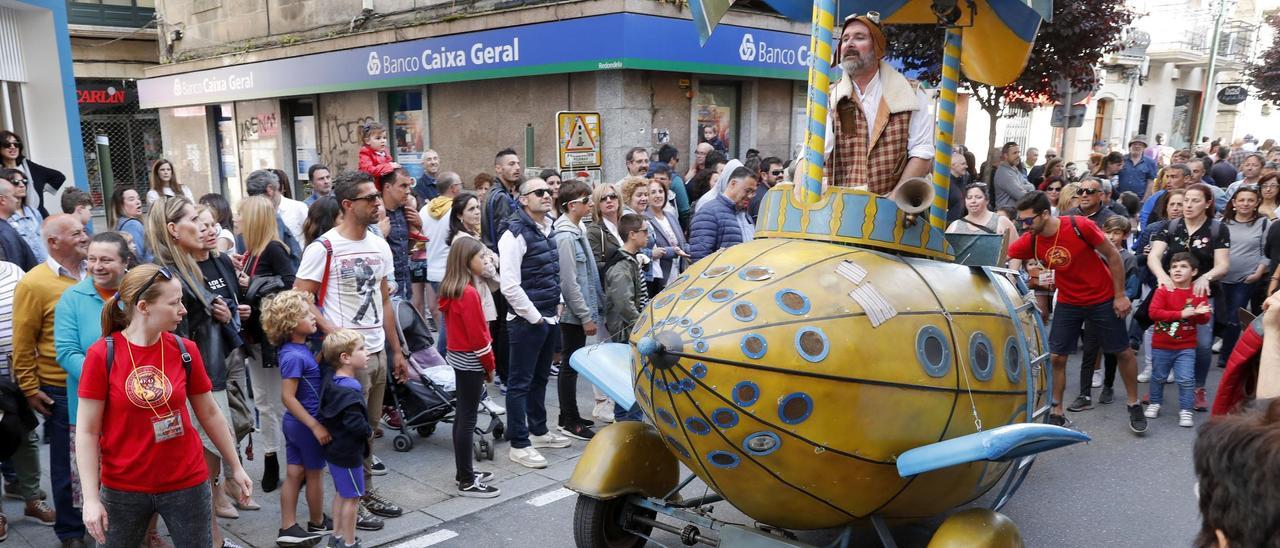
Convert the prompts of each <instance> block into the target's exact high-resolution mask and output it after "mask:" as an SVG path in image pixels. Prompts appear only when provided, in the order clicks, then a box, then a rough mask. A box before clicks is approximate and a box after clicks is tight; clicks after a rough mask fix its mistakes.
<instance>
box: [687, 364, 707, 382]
mask: <svg viewBox="0 0 1280 548" xmlns="http://www.w3.org/2000/svg"><path fill="white" fill-rule="evenodd" d="M689 374H690V375H693V377H694V378H695V379H701V378H703V377H706V376H707V366H706V365H703V364H702V362H698V363H695V364H693V367H692V368H691V369H689Z"/></svg>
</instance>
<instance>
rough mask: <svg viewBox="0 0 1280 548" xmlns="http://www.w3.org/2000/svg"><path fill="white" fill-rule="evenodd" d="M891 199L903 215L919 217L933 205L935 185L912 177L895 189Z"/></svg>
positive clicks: (890, 196) (921, 178) (920, 178)
mask: <svg viewBox="0 0 1280 548" xmlns="http://www.w3.org/2000/svg"><path fill="white" fill-rule="evenodd" d="M889 198H890V199H891V200H893V201H894V203H896V204H898V209H901V210H902V212H903V213H906V214H908V215H919V214H920V213H923V212H924V211H925V210H927V209H929V206H931V205H933V183H930V182H929V181H927V180H925V179H924V178H923V177H912V178H910V179H907V180H906V181H903V182H902V184H900V185H898V187H897V188H895V189H893V192H892V193H891V194H890V195H889Z"/></svg>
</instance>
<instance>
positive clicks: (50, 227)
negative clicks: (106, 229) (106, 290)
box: [13, 214, 89, 546]
mask: <svg viewBox="0 0 1280 548" xmlns="http://www.w3.org/2000/svg"><path fill="white" fill-rule="evenodd" d="M40 233H41V238H43V240H44V243H45V244H46V245H47V246H48V248H49V260H47V261H45V262H43V263H41V264H38V265H36V266H35V268H32V269H31V271H30V272H27V274H26V276H23V278H22V280H20V281H19V282H18V285H17V287H16V288H14V291H13V373H14V377H16V379H17V382H18V387H19V388H21V389H22V393H23V394H25V395H26V396H27V402H29V403H30V404H31V408H32V410H34V411H36V412H38V413H40V414H43V415H45V417H46V418H45V434H46V436H48V439H49V479H50V483H51V484H52V487H53V504H54V507H55V508H56V518H55V517H54V516H41V517H40V518H39V519H40V520H41V521H42V522H44V523H46V524H49V525H53V526H54V532H55V533H56V534H57V535H58V540H60V541H62V545H63V546H84V536H85V529H84V523H83V522H82V520H81V518H80V510H79V509H78V508H76V507H75V506H74V503H73V500H72V487H71V470H72V466H71V431H70V428H71V426H70V415H69V412H70V409H69V408H68V405H67V371H66V370H65V369H63V368H62V366H60V365H58V360H57V353H56V351H55V349H54V344H53V311H54V308H56V307H57V305H58V299H61V298H62V292H63V291H66V290H67V288H69V287H71V286H72V285H75V283H76V282H79V281H80V280H82V279H84V277H85V275H86V274H87V272H86V267H85V265H84V260H85V257H86V256H87V255H88V251H89V235H88V234H87V233H86V232H85V230H84V225H82V224H80V221H79V220H78V219H76V218H75V217H72V216H71V215H65V214H59V215H52V216H50V217H49V218H48V219H45V221H44V226H43V227H42V228H41V229H40ZM36 504H37V505H38V504H39V503H36ZM31 505H32V501H30V500H28V509H27V512H26V515H28V516H31V515H33V514H32V509H31ZM45 508H46V509H47V507H45ZM37 510H40V509H39V508H37ZM45 513H47V512H45ZM47 518H54V519H47ZM46 519H47V520H46ZM55 520H56V522H54V521H55ZM51 522H53V523H51Z"/></svg>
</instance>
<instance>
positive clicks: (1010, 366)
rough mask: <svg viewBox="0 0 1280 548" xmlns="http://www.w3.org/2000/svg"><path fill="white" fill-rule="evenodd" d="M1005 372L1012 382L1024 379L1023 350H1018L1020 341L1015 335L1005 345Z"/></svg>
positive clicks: (1016, 382) (1015, 382)
mask: <svg viewBox="0 0 1280 548" xmlns="http://www.w3.org/2000/svg"><path fill="white" fill-rule="evenodd" d="M1004 374H1005V376H1006V377H1009V382H1011V383H1014V384H1018V382H1020V381H1021V380H1022V352H1020V351H1018V342H1017V341H1015V340H1014V339H1013V337H1009V341H1008V342H1007V343H1005V345H1004Z"/></svg>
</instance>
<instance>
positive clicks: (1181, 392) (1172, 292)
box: [1146, 251, 1211, 428]
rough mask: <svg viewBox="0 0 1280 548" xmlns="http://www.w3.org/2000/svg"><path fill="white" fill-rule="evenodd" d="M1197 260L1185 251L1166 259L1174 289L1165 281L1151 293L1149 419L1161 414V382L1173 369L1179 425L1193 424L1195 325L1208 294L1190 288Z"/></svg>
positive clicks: (1205, 315)
mask: <svg viewBox="0 0 1280 548" xmlns="http://www.w3.org/2000/svg"><path fill="white" fill-rule="evenodd" d="M1196 263H1197V261H1196V258H1195V257H1194V256H1192V255H1191V254H1190V253H1187V252H1185V251H1183V252H1180V253H1175V254H1174V255H1173V258H1172V259H1170V260H1169V278H1170V279H1171V281H1172V284H1173V288H1172V289H1170V288H1168V287H1166V286H1165V285H1164V284H1161V285H1160V286H1159V287H1157V288H1156V291H1155V293H1154V294H1153V295H1152V296H1151V309H1150V310H1151V312H1150V314H1151V319H1152V321H1154V322H1156V324H1155V332H1154V334H1153V335H1152V337H1151V387H1150V388H1151V392H1150V394H1151V395H1150V398H1151V404H1150V405H1147V410H1146V415H1147V418H1148V419H1154V418H1156V417H1158V416H1160V404H1161V403H1163V402H1164V382H1165V380H1166V379H1167V378H1168V377H1169V370H1170V369H1173V374H1174V378H1176V379H1177V381H1178V409H1179V411H1178V426H1183V427H1186V428H1191V427H1192V426H1195V421H1194V420H1193V419H1192V416H1193V415H1194V413H1193V412H1192V411H1191V409H1192V406H1193V405H1194V402H1195V386H1196V378H1195V372H1196V326H1197V325H1198V324H1204V323H1207V322H1208V321H1209V318H1210V317H1211V316H1210V315H1209V312H1210V311H1211V308H1210V307H1209V297H1208V296H1207V295H1196V294H1195V290H1194V289H1193V288H1192V287H1191V285H1192V280H1193V279H1194V278H1195V276H1196V272H1197V268H1196V267H1197V266H1198V265H1197V264H1196Z"/></svg>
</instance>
